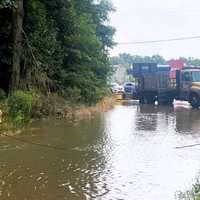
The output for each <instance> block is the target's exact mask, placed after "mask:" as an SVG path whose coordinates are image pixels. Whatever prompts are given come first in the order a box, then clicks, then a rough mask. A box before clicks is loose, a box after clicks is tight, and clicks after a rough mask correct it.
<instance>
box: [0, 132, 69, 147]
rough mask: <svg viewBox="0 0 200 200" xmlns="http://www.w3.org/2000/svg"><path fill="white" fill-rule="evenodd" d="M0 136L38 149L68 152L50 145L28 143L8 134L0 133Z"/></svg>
mask: <svg viewBox="0 0 200 200" xmlns="http://www.w3.org/2000/svg"><path fill="white" fill-rule="evenodd" d="M1 135H3V136H5V137H7V138H10V139H12V140H15V141H19V142H21V143H24V144H29V145H34V146H39V147H43V148H48V149H53V150H58V151H69V148H64V147H58V146H52V145H50V144H41V143H35V142H31V141H28V140H24V139H20V138H17V137H15V136H12V135H8V134H6V133H1Z"/></svg>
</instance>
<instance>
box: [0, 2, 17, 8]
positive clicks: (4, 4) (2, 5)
mask: <svg viewBox="0 0 200 200" xmlns="http://www.w3.org/2000/svg"><path fill="white" fill-rule="evenodd" d="M12 7H15V0H1V2H0V9H3V8H12Z"/></svg>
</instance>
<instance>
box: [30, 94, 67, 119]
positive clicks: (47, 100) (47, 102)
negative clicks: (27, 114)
mask: <svg viewBox="0 0 200 200" xmlns="http://www.w3.org/2000/svg"><path fill="white" fill-rule="evenodd" d="M64 106H65V100H64V99H63V98H62V97H60V96H58V95H57V94H56V93H54V94H50V95H48V96H44V95H40V97H39V98H37V99H36V101H35V103H34V105H33V109H32V113H31V116H32V117H33V118H41V117H46V116H51V115H56V114H57V113H58V112H61V111H62V110H63V107H64Z"/></svg>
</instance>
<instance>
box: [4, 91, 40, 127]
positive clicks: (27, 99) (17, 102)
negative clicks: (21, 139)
mask: <svg viewBox="0 0 200 200" xmlns="http://www.w3.org/2000/svg"><path fill="white" fill-rule="evenodd" d="M35 99H36V95H35V94H34V93H31V92H23V91H15V92H14V93H13V94H11V95H10V96H9V97H8V100H7V105H8V117H9V118H10V119H11V120H12V121H13V122H15V123H16V124H21V123H24V122H27V121H29V120H30V116H31V112H32V106H33V104H34V101H35Z"/></svg>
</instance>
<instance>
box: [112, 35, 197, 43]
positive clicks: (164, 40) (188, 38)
mask: <svg viewBox="0 0 200 200" xmlns="http://www.w3.org/2000/svg"><path fill="white" fill-rule="evenodd" d="M194 39H200V35H197V36H190V37H177V38H170V39H160V40H146V41H133V42H118V43H116V45H137V44H153V43H162V42H173V41H182V40H194Z"/></svg>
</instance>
